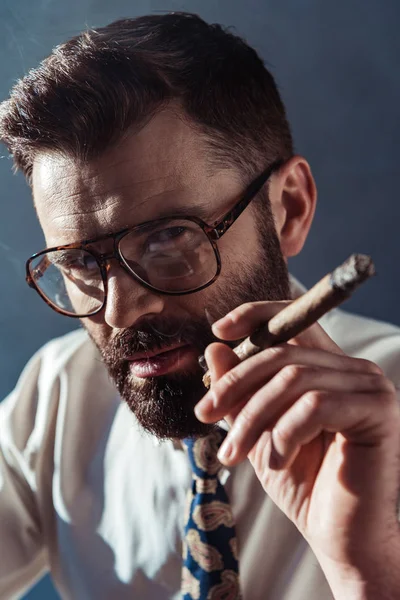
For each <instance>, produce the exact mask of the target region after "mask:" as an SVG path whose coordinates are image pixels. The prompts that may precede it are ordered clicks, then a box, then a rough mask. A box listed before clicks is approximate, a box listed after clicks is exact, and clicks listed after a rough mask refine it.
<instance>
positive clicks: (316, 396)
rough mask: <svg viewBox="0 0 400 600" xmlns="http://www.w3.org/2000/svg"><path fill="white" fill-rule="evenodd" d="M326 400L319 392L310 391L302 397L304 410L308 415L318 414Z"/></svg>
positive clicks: (323, 394)
mask: <svg viewBox="0 0 400 600" xmlns="http://www.w3.org/2000/svg"><path fill="white" fill-rule="evenodd" d="M325 400H326V394H325V393H324V392H321V391H320V390H311V391H309V392H307V393H305V394H304V395H303V397H302V401H303V406H304V407H305V410H306V411H307V412H310V413H319V412H321V410H322V406H323V404H324V402H325Z"/></svg>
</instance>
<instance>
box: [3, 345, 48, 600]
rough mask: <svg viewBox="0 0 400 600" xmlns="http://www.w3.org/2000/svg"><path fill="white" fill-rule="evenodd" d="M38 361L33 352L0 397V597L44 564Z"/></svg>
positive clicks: (34, 576) (18, 588) (10, 594)
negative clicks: (39, 490) (15, 381)
mask: <svg viewBox="0 0 400 600" xmlns="http://www.w3.org/2000/svg"><path fill="white" fill-rule="evenodd" d="M40 364H41V357H40V354H39V353H38V354H36V355H35V356H34V357H33V358H32V359H31V360H30V361H29V363H28V364H27V366H26V367H25V369H24V371H23V373H22V375H21V377H20V379H19V381H18V384H17V386H16V388H15V389H14V391H13V392H12V393H11V394H10V395H9V396H8V397H7V398H6V399H5V400H4V401H3V402H1V403H0V600H10V599H12V598H19V597H20V596H21V595H22V594H23V593H24V592H25V590H26V589H28V588H29V587H31V586H32V585H33V584H34V583H35V581H37V580H38V579H39V578H40V577H41V576H42V575H43V574H44V573H45V571H46V570H47V562H48V561H47V555H46V550H45V547H44V543H43V539H42V531H41V523H40V517H39V510H38V506H37V478H38V468H39V467H38V463H39V462H40V461H38V459H37V458H38V455H37V451H36V450H35V449H36V448H37V444H36V442H35V440H34V437H35V435H36V432H37V427H38V418H39V416H38V413H37V405H38V396H39V394H38V377H39V373H40Z"/></svg>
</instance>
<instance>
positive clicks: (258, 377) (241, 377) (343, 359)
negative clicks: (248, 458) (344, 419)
mask: <svg viewBox="0 0 400 600" xmlns="http://www.w3.org/2000/svg"><path fill="white" fill-rule="evenodd" d="M212 346H215V347H217V346H221V344H212ZM212 346H209V348H210V349H211V347H212ZM223 348H225V349H226V346H223ZM228 351H229V360H231V361H232V364H233V361H234V358H233V356H232V355H234V357H235V358H236V359H237V357H236V355H235V354H234V353H233V351H232V350H230V349H229V348H228ZM221 352H222V349H221ZM225 354H226V356H228V353H225ZM207 356H208V355H207ZM226 364H228V363H226ZM288 365H300V366H301V365H302V366H311V367H312V366H315V367H326V368H330V369H334V370H337V371H344V372H347V371H354V372H360V373H362V372H367V373H378V374H379V373H381V370H380V368H379V367H378V366H377V365H375V364H374V363H372V362H370V361H367V360H364V359H357V358H351V357H349V356H346V355H344V354H343V355H338V354H332V353H330V352H326V351H323V350H314V349H308V348H301V347H299V346H294V345H292V344H281V345H280V346H275V347H274V348H268V349H267V350H264V351H262V352H260V353H259V354H255V355H254V356H252V357H250V358H248V359H247V360H245V361H243V362H239V361H238V359H237V362H236V365H235V366H234V367H233V368H231V369H230V370H228V369H223V370H221V371H219V372H218V375H214V381H215V383H214V384H213V385H212V388H211V390H210V391H209V392H208V393H207V394H206V395H205V396H204V398H203V399H202V400H201V401H200V402H199V403H198V404H197V406H196V415H198V418H199V419H200V420H202V421H203V422H204V423H212V422H215V421H218V420H219V419H222V418H223V417H224V416H225V415H226V414H228V413H230V412H231V411H232V410H234V409H235V407H236V406H237V405H238V404H240V403H242V401H243V399H244V398H249V397H250V396H252V395H253V394H255V393H256V391H257V390H258V389H259V388H260V387H261V386H263V385H265V383H266V382H267V381H269V380H270V379H271V378H272V377H273V376H275V375H276V374H277V373H278V372H279V371H280V370H281V369H283V368H285V367H287V366H288Z"/></svg>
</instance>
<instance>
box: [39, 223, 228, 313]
mask: <svg viewBox="0 0 400 600" xmlns="http://www.w3.org/2000/svg"><path fill="white" fill-rule="evenodd" d="M118 248H119V252H120V255H121V257H122V261H123V264H124V265H125V267H126V269H128V270H129V271H130V272H132V273H133V274H134V275H135V276H136V277H137V278H139V279H141V280H142V281H143V282H144V283H146V284H148V285H150V286H151V287H152V288H154V289H155V290H156V291H157V290H158V291H160V292H167V293H168V292H172V293H179V292H188V291H194V290H196V289H198V288H201V287H202V286H204V285H206V284H207V283H208V282H210V281H211V280H212V279H213V278H214V276H215V274H216V272H217V268H218V263H217V259H216V254H215V250H214V247H213V246H212V244H211V242H210V240H209V238H208V237H207V235H206V233H205V232H204V231H203V230H202V228H201V227H200V226H199V225H198V224H197V223H194V222H192V221H188V220H185V219H169V220H165V221H162V222H158V223H157V222H156V223H153V224H149V225H145V226H143V227H139V228H137V229H135V230H133V231H130V232H128V233H127V234H126V235H125V236H124V237H123V238H122V239H121V240H120V241H119V245H118ZM30 274H31V276H32V278H33V280H34V282H35V284H36V286H37V287H38V289H39V291H40V292H41V294H42V295H43V296H44V297H45V298H46V299H47V300H48V301H49V302H50V303H51V305H52V306H54V307H56V308H57V309H59V310H61V311H62V312H63V313H64V314H70V315H80V316H83V315H90V314H93V313H95V312H96V311H97V310H99V308H101V306H102V305H103V303H104V297H105V286H104V282H103V277H102V273H101V269H100V265H99V263H98V262H97V260H96V259H95V257H94V256H93V255H92V254H91V253H90V252H89V251H86V250H81V249H76V248H70V249H61V250H54V251H49V252H47V253H45V254H41V255H39V256H38V257H36V258H35V259H32V261H31V263H30Z"/></svg>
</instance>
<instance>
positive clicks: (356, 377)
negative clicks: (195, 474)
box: [224, 365, 392, 465]
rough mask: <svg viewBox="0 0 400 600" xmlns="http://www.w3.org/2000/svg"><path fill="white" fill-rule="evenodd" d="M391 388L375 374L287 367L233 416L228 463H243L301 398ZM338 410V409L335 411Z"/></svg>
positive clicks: (377, 391) (227, 443) (297, 366)
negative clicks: (262, 435) (330, 393)
mask: <svg viewBox="0 0 400 600" xmlns="http://www.w3.org/2000/svg"><path fill="white" fill-rule="evenodd" d="M391 385H392V384H391V383H390V382H388V380H387V379H386V378H385V377H383V376H382V375H377V374H375V373H355V372H346V373H345V372H339V371H335V370H333V369H327V368H319V367H318V368H316V367H304V366H299V365H290V366H289V367H285V368H284V369H282V370H281V371H280V372H279V373H278V374H277V375H275V376H274V377H273V378H272V379H271V381H270V382H269V383H267V384H266V385H265V386H263V387H262V388H261V389H260V390H258V392H257V393H256V394H254V396H252V397H251V398H250V400H249V401H248V402H247V403H246V404H245V406H244V407H243V408H242V410H241V411H240V413H239V414H238V415H237V417H236V419H235V421H234V423H233V425H232V427H231V430H230V432H229V435H228V437H227V439H226V445H227V446H228V445H229V446H230V452H229V462H226V461H224V462H225V464H230V465H233V464H235V463H237V462H240V461H241V460H243V459H244V458H245V457H246V456H247V454H248V453H249V452H250V450H251V449H252V448H253V446H254V444H255V443H256V442H257V439H258V438H259V437H260V435H261V434H262V433H263V431H265V430H268V429H271V428H272V427H273V426H274V423H275V422H276V420H277V419H278V418H280V417H281V416H282V414H283V413H284V412H285V411H287V410H288V409H289V407H290V406H291V405H292V404H294V403H296V401H299V398H301V397H302V396H303V395H304V394H307V393H315V394H318V392H336V393H338V394H340V395H342V396H343V397H348V395H349V394H352V393H372V392H374V393H388V389H389V388H390V386H391ZM338 410H340V407H338Z"/></svg>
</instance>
